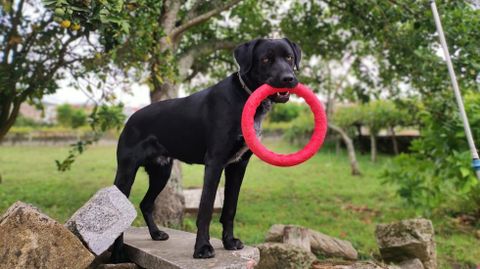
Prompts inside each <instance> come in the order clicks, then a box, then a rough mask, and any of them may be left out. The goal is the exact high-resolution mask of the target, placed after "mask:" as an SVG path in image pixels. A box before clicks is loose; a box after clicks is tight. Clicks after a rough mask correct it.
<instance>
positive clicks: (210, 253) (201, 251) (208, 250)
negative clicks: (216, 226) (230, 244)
mask: <svg viewBox="0 0 480 269" xmlns="http://www.w3.org/2000/svg"><path fill="white" fill-rule="evenodd" d="M213 257H215V250H214V249H213V247H212V245H210V244H209V243H208V244H204V245H202V246H201V247H198V248H195V251H194V253H193V258H195V259H208V258H213Z"/></svg>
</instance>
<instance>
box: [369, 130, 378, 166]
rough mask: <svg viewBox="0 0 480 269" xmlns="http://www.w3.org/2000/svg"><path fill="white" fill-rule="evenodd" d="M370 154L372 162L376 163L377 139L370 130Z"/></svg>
mask: <svg viewBox="0 0 480 269" xmlns="http://www.w3.org/2000/svg"><path fill="white" fill-rule="evenodd" d="M370 153H371V159H372V162H376V161H377V139H376V137H375V134H374V133H373V132H372V131H371V130H370Z"/></svg>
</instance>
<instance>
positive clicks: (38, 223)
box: [0, 202, 94, 269]
mask: <svg viewBox="0 0 480 269" xmlns="http://www.w3.org/2000/svg"><path fill="white" fill-rule="evenodd" d="M93 259H94V256H93V255H92V254H91V253H90V252H89V251H88V250H87V249H86V248H85V247H84V246H83V244H82V242H80V240H79V239H78V238H77V237H76V236H75V235H73V234H72V233H71V232H70V231H69V230H67V229H66V228H65V227H64V226H63V225H62V224H60V223H58V222H56V221H55V220H53V219H51V218H50V217H48V216H47V215H45V214H43V213H41V212H40V211H39V210H38V209H37V208H35V207H33V206H31V205H28V204H25V203H22V202H16V203H15V204H13V205H12V206H11V207H10V208H9V209H8V210H7V212H6V213H5V214H4V215H3V216H2V217H0V261H1V262H0V268H2V269H3V268H79V269H80V268H81V269H83V268H86V267H88V265H89V264H90V263H91V262H92V261H93Z"/></svg>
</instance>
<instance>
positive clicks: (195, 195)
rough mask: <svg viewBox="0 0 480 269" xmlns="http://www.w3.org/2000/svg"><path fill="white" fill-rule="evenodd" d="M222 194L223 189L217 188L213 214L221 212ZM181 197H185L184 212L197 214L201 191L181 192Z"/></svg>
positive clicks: (199, 189) (189, 190)
mask: <svg viewBox="0 0 480 269" xmlns="http://www.w3.org/2000/svg"><path fill="white" fill-rule="evenodd" d="M224 192H225V189H224V188H218V190H217V194H216V195H215V202H214V203H213V211H214V212H220V211H221V210H222V207H223V200H224ZM183 196H184V197H185V212H188V213H197V212H198V207H199V205H200V197H202V189H201V188H198V189H188V190H183Z"/></svg>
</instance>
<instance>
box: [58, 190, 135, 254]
mask: <svg viewBox="0 0 480 269" xmlns="http://www.w3.org/2000/svg"><path fill="white" fill-rule="evenodd" d="M136 216H137V211H136V210H135V207H134V206H133V205H132V203H131V202H130V201H129V200H128V198H127V197H126V196H125V195H124V194H123V193H122V192H121V191H120V190H119V189H118V188H117V187H116V186H111V187H107V188H103V189H101V190H99V191H98V192H97V193H96V194H95V195H94V196H93V197H92V198H90V200H88V202H87V203H85V205H83V206H82V207H81V208H80V209H78V210H77V212H75V214H73V216H72V217H71V218H70V219H69V220H68V221H67V222H66V223H65V227H67V228H68V229H69V230H70V231H72V232H73V233H74V234H75V235H77V236H78V237H79V238H80V240H82V242H83V243H84V244H85V245H86V246H87V247H88V248H89V249H90V251H91V252H93V253H94V254H96V255H100V254H102V253H103V252H104V251H105V250H107V249H108V248H109V247H110V246H111V245H112V244H113V242H115V239H116V238H117V237H118V236H120V234H122V232H123V231H125V230H126V229H128V227H130V225H131V224H132V222H133V220H134V219H135V217H136Z"/></svg>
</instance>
